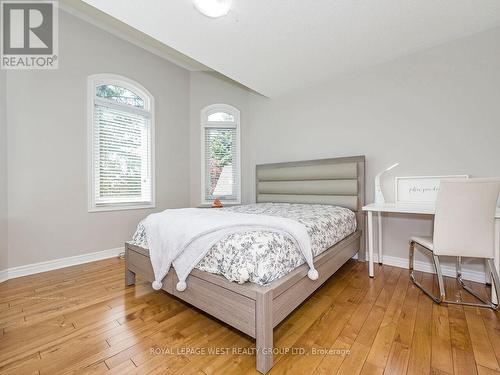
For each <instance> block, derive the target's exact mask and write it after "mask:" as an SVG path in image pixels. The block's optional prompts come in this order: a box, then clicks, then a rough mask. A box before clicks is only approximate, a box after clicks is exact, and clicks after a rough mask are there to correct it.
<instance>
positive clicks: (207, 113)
mask: <svg viewBox="0 0 500 375" xmlns="http://www.w3.org/2000/svg"><path fill="white" fill-rule="evenodd" d="M201 113H202V124H206V125H209V124H212V125H216V124H217V125H222V126H224V125H228V126H231V127H234V126H236V125H237V124H238V123H239V117H240V111H239V110H238V109H236V108H234V107H232V106H230V105H228V104H212V105H209V106H208V107H205V108H204V109H203V110H202V111H201Z"/></svg>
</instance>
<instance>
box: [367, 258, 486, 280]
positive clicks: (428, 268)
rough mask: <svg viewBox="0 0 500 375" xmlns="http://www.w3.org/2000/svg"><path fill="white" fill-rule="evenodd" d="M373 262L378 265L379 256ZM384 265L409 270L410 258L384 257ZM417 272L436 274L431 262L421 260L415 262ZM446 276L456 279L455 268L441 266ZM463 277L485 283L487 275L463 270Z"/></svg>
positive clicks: (414, 266)
mask: <svg viewBox="0 0 500 375" xmlns="http://www.w3.org/2000/svg"><path fill="white" fill-rule="evenodd" d="M366 259H368V254H366ZM373 261H374V262H375V263H378V254H373ZM383 264H386V265H388V266H393V267H398V268H405V269H409V268H410V267H409V260H408V258H398V257H393V256H388V255H384V256H383ZM413 268H414V269H415V271H421V272H426V273H436V272H435V271H434V265H433V264H432V263H429V262H423V261H420V260H415V262H414V264H413ZM441 269H442V271H443V275H444V276H450V277H456V268H455V267H454V266H448V265H441ZM462 276H463V278H464V279H465V280H469V281H475V282H478V283H484V282H485V281H486V277H485V273H484V272H480V271H471V270H468V269H462Z"/></svg>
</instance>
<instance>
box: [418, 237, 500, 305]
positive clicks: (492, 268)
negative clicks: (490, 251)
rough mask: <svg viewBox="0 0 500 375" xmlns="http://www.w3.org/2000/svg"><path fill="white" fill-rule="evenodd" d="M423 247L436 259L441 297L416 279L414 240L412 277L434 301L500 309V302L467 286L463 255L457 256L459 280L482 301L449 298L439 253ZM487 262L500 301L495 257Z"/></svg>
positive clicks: (499, 286) (499, 282) (499, 279)
mask: <svg viewBox="0 0 500 375" xmlns="http://www.w3.org/2000/svg"><path fill="white" fill-rule="evenodd" d="M421 247H422V248H423V249H425V250H427V251H429V252H430V253H431V254H432V259H433V261H434V267H435V269H436V274H437V279H438V286H439V297H438V296H435V295H434V294H432V292H431V291H429V290H428V289H426V288H424V287H423V286H422V284H420V283H419V282H418V281H417V280H416V279H415V275H414V270H413V264H414V256H415V242H413V241H411V242H410V279H411V281H412V282H413V283H414V284H415V285H416V286H417V287H418V288H420V290H422V291H423V292H424V293H425V294H427V295H428V296H429V297H430V298H431V299H432V300H433V301H434V302H436V303H447V304H454V305H466V306H474V307H487V308H490V309H493V310H499V309H500V304H494V303H492V302H491V301H488V300H486V299H484V298H483V297H482V296H480V295H479V294H478V293H477V292H476V291H474V290H473V289H471V288H470V287H469V286H467V285H466V284H465V282H464V280H463V278H462V258H461V257H457V280H458V282H459V284H460V285H461V286H462V288H463V289H464V290H465V291H467V292H468V293H470V294H471V295H473V296H474V297H476V298H477V299H478V300H479V301H481V302H482V303H474V302H462V301H450V300H447V299H446V292H445V289H444V281H443V273H442V271H441V264H440V262H439V257H438V256H437V255H435V254H434V252H433V251H432V250H430V249H428V248H426V247H424V246H421ZM487 262H488V266H489V268H490V272H491V281H492V284H494V285H495V290H496V294H497V300H498V301H500V276H499V275H498V272H497V270H496V268H495V264H494V261H493V259H488V260H487Z"/></svg>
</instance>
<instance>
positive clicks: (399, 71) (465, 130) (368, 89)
mask: <svg viewBox="0 0 500 375" xmlns="http://www.w3.org/2000/svg"><path fill="white" fill-rule="evenodd" d="M499 64H500V29H495V30H492V31H488V32H484V33H481V34H477V35H475V36H472V37H468V38H464V39H461V40H457V41H454V42H451V43H447V44H445V45H442V46H438V47H436V48H433V49H429V50H427V51H424V52H419V53H416V54H412V55H410V56H407V57H404V58H400V59H398V60H395V61H392V62H388V63H384V64H380V65H377V66H375V67H372V68H370V69H365V70H363V71H361V72H357V73H355V74H354V73H353V74H351V75H349V76H344V77H341V78H338V79H336V80H334V81H331V82H325V83H324V84H322V85H319V86H315V87H310V88H307V89H303V90H301V91H298V92H293V93H291V94H288V95H286V96H281V97H276V98H272V99H267V98H264V97H262V96H258V95H255V94H253V93H247V94H248V95H247V96H245V94H244V93H242V92H240V90H241V89H239V88H235V87H234V86H227V84H222V83H221V82H218V81H215V80H214V79H213V78H208V77H206V76H205V75H204V74H203V73H200V74H198V76H197V77H196V79H195V80H193V79H192V82H191V96H192V99H191V102H192V106H191V126H192V131H198V130H197V128H196V127H197V126H198V124H199V120H198V118H197V117H196V116H199V113H198V110H199V107H200V104H201V103H199V104H198V105H193V101H199V100H200V98H203V103H208V102H209V101H210V100H211V98H212V97H214V99H215V101H217V100H219V98H227V99H226V100H228V101H229V102H230V101H231V100H237V101H239V103H238V105H239V106H242V107H244V108H245V109H246V111H247V112H248V113H247V116H245V124H244V126H245V131H244V133H243V136H242V142H243V146H242V151H243V152H242V155H243V169H244V170H243V201H244V202H252V201H253V200H254V194H255V189H254V183H255V181H254V168H255V165H256V164H260V163H271V162H282V161H294V160H305V159H317V158H330V157H337V156H347V155H366V162H367V170H366V177H367V185H366V188H367V190H366V193H367V202H371V201H372V200H373V188H372V187H373V180H374V176H375V174H376V173H377V172H378V171H380V170H382V169H383V168H385V167H387V166H389V165H391V164H393V163H394V162H396V161H398V162H400V167H398V168H397V169H395V170H393V171H392V172H391V173H389V174H387V175H386V176H385V178H384V181H383V184H384V185H383V189H384V192H385V194H386V199H387V200H388V201H391V200H393V199H394V177H395V176H405V175H441V174H469V175H471V176H500V146H499V141H500V69H499V66H500V65H499ZM291 79H293V78H291ZM235 90H236V92H237V93H235ZM214 93H215V94H214ZM193 98H194V99H193ZM246 100H248V102H246ZM230 103H231V102H230ZM193 134H194V136H193V135H192V148H193V150H192V152H191V155H192V156H193V155H194V157H193V159H192V162H191V177H192V181H196V183H194V184H192V187H193V188H192V193H191V202H195V201H196V199H198V197H199V180H197V179H199V177H198V176H199V162H198V160H199V151H197V150H199V138H196V137H197V133H196V132H194V133H193ZM194 138H196V139H194ZM384 222H385V226H384V236H385V237H384V254H385V255H388V256H393V257H398V258H407V256H408V239H409V236H410V235H411V234H420V235H430V234H431V232H432V221H431V220H430V218H429V217H426V216H405V215H391V216H387V217H385V218H384ZM469 269H472V270H478V271H479V270H481V269H482V265H472V266H470V267H469Z"/></svg>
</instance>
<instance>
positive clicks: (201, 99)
mask: <svg viewBox="0 0 500 375" xmlns="http://www.w3.org/2000/svg"><path fill="white" fill-rule="evenodd" d="M249 95H250V93H249V91H248V90H247V89H246V88H244V87H242V86H239V85H237V84H235V83H234V82H233V81H231V80H229V79H227V78H225V77H223V76H221V75H219V74H217V73H207V72H192V73H191V129H190V130H191V152H190V158H191V180H190V182H191V205H192V206H198V205H200V202H201V185H200V183H201V139H200V137H201V124H200V121H201V115H200V112H201V110H202V109H203V108H205V107H206V106H208V105H210V104H216V103H224V104H229V105H232V106H233V107H236V108H238V109H239V110H240V115H241V118H240V122H241V124H240V126H241V139H242V151H241V154H242V155H245V154H246V153H248V152H249V149H250V148H251V147H253V146H252V145H251V144H249V143H248V142H244V141H243V140H244V139H247V138H248V137H249V135H250V134H249V131H250V129H249V121H248V119H249V116H250V114H249V111H248V105H249ZM248 162H249V159H248V158H242V164H241V168H242V170H244V171H251V170H252V166H251V165H250V164H248ZM250 179H253V176H252V175H247V174H245V175H243V176H242V185H243V186H242V196H245V195H248V193H247V192H248V188H249V187H248V181H249V180H250Z"/></svg>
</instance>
